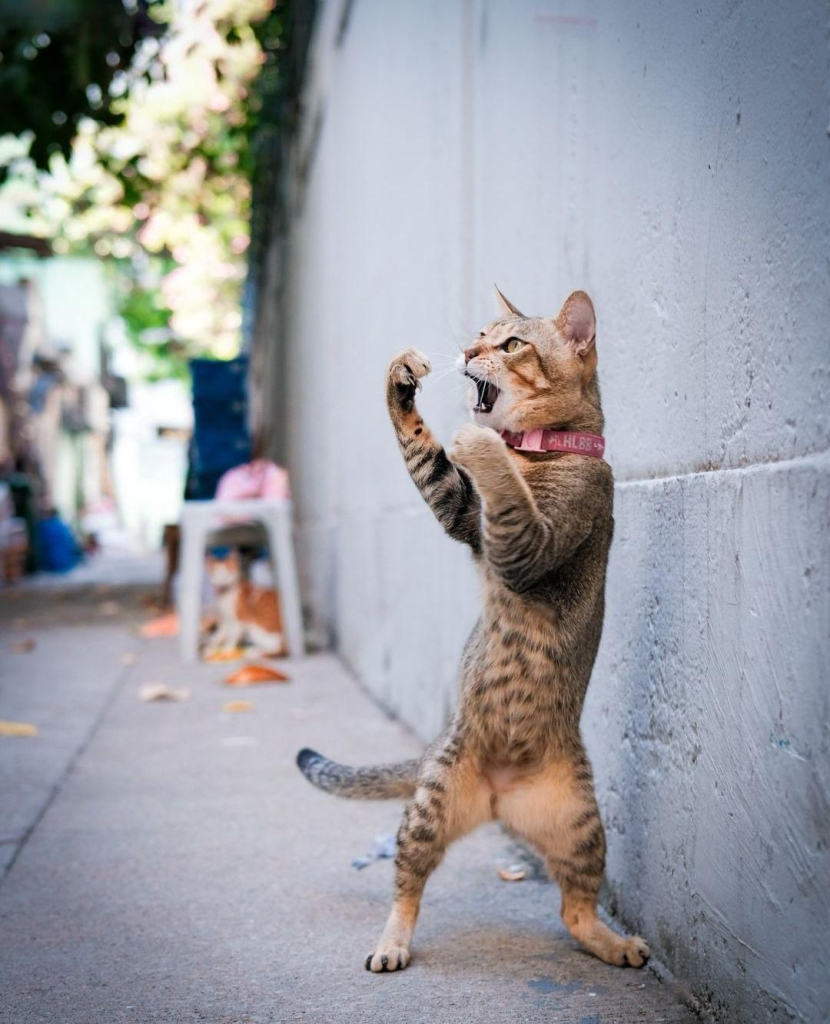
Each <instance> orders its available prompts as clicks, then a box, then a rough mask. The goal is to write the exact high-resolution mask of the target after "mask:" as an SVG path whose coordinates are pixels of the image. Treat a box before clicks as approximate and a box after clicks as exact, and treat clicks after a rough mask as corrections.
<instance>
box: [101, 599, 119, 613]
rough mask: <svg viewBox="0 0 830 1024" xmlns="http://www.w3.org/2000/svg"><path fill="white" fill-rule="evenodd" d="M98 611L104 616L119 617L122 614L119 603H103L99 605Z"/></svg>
mask: <svg viewBox="0 0 830 1024" xmlns="http://www.w3.org/2000/svg"><path fill="white" fill-rule="evenodd" d="M98 611H99V612H100V613H101V614H102V615H118V614H120V612H121V605H120V604H119V603H118V602H117V601H102V602H101V603H100V604H99V605H98Z"/></svg>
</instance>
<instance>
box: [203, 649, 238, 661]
mask: <svg viewBox="0 0 830 1024" xmlns="http://www.w3.org/2000/svg"><path fill="white" fill-rule="evenodd" d="M241 657H242V648H241V647H226V648H223V649H222V650H221V651H211V652H210V654H206V655H205V661H209V662H216V661H237V660H238V659H239V658H241Z"/></svg>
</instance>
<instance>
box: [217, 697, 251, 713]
mask: <svg viewBox="0 0 830 1024" xmlns="http://www.w3.org/2000/svg"><path fill="white" fill-rule="evenodd" d="M253 707H254V706H253V704H252V703H251V702H250V701H249V700H228V701H225V703H224V704H223V705H222V710H223V711H227V712H229V713H230V714H236V712H238V711H252V710H253Z"/></svg>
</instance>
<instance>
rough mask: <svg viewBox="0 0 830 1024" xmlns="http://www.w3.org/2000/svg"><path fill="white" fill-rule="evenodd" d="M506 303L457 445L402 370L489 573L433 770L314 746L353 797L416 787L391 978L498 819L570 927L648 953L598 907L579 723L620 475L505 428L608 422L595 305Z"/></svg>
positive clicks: (613, 955)
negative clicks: (468, 850) (547, 882)
mask: <svg viewBox="0 0 830 1024" xmlns="http://www.w3.org/2000/svg"><path fill="white" fill-rule="evenodd" d="M500 301H502V302H503V303H506V300H504V298H503V296H500ZM504 308H505V314H506V315H505V317H504V318H503V319H502V320H499V321H497V322H495V323H494V324H491V325H490V326H489V327H488V328H486V329H485V330H484V331H482V332H481V334H480V335H479V337H478V339H476V341H475V342H474V343H473V344H472V345H471V346H470V347H469V348H468V349H467V350H466V352H465V353H464V356H463V360H462V366H461V369H463V370H464V372H465V373H466V374H468V375H469V376H472V377H473V378H474V379H477V380H478V381H485V382H488V381H489V382H490V383H491V384H493V385H494V389H497V391H495V395H496V397H495V398H494V399H493V394H494V389H487V390H486V393H485V398H486V399H487V400H485V401H482V397H481V391H480V388H481V385H478V386H477V387H474V389H473V394H472V395H471V404H473V403H476V405H477V409H478V411H477V412H476V413H475V420H476V422H474V423H470V424H467V425H466V426H464V427H463V428H462V429H461V430H460V431H459V432H458V434H457V435H456V438H455V441H454V443H453V445H452V447H451V449H450V450H449V452H446V451H445V450H444V449H443V447H442V446H441V444H440V443H439V442H438V441H437V440H436V438H435V437H434V435H433V434H432V432H431V431H430V430H429V428H428V427H427V426H426V424H425V423H424V421H423V419H422V417H421V416H420V414H419V412H418V410H417V407H416V403H415V399H416V395H417V391H418V390H419V389H420V387H421V381H422V379H423V378H424V377H425V376H426V375H427V374H428V373H429V370H430V366H429V363H428V361H427V359H426V358H425V357H424V356H423V355H421V354H420V353H418V352H416V351H415V350H413V349H407V350H406V351H405V352H402V353H401V354H400V355H399V356H397V357H396V358H395V359H393V360H392V363H391V365H390V367H389V370H388V374H387V404H388V407H389V413H390V416H391V419H392V424H393V426H394V428H395V434H396V436H397V439H398V444H399V445H400V449H401V452H402V454H403V458H404V462H405V464H406V468H407V470H408V471H409V474H410V476H411V477H412V479H413V481H414V483H415V484H416V486H417V488H418V490H419V491H420V493H421V495H422V496H423V498H424V500H425V501H426V503H427V505H428V506H429V507H430V508H431V509H432V511H433V513H434V514H435V516H436V518H437V519H438V521H439V522H440V523H441V524H442V526H443V527H444V529H445V530H446V532H447V533H448V534H449V535H450V536H451V537H453V538H454V539H455V540H458V541H461V542H462V543H464V544H466V545H468V546H469V548H470V549H471V552H472V555H473V558H474V560H475V562H476V563H477V565H478V567H479V571H480V573H481V577H482V582H483V591H484V607H483V611H482V614H481V617H480V619H479V621H478V623H477V624H476V627H475V629H474V630H473V632H472V634H471V636H470V638H469V640H468V642H467V645H466V647H465V650H464V653H463V656H462V659H461V669H460V680H459V682H460V693H459V702H458V708H457V710H456V713H455V715H454V716H453V719H452V721H451V722H450V724H449V726H448V728H447V729H446V731H445V732H444V734H443V735H442V736H440V737H439V738H438V740H436V741H435V743H433V744H432V745H431V746H430V747H429V749H428V750H427V751H426V752H425V754H424V756H423V757H422V758H421V760H420V762H419V763H418V764H417V765H413V764H411V763H407V764H405V765H392V766H385V767H380V768H360V769H348V768H344V767H343V766H341V765H335V764H333V763H332V762H330V761H327V760H325V759H324V758H321V757H320V756H319V755H316V754H313V753H312V752H306V751H304V752H303V753H302V754H301V755H300V761H301V768H302V770H303V771H304V773H305V774H306V775H307V776H308V777H309V778H310V779H311V781H312V782H314V783H315V785H318V786H320V788H323V789H326V790H327V791H329V792H334V793H338V794H340V795H343V796H366V797H373V796H374V797H377V796H390V795H397V794H398V793H400V792H402V788H403V784H402V781H401V780H402V779H405V780H406V787H405V788H406V795H407V796H411V799H410V800H409V802H408V804H407V806H406V810H405V812H404V816H403V820H402V822H401V826H400V829H399V832H398V854H397V861H396V869H397V870H396V896H395V900H394V903H393V906H392V911H391V914H390V916H389V920H388V921H387V924H386V927H385V928H384V931H383V933H382V935H381V938H380V941H379V943H378V945H377V947H376V949H375V950H374V951H373V953H371V954H370V955H369V957H368V958H367V960H366V966H367V968H369V969H370V970H372V971H375V972H379V971H386V970H398V969H401V968H403V967H406V965H407V963H408V962H409V956H410V954H409V946H410V941H411V937H412V932H413V929H414V926H415V921H416V918H417V915H418V909H419V906H420V899H421V894H422V892H423V888H424V885H425V883H426V880H427V878H428V877H429V875H430V874H431V872H432V871H433V870H434V869H435V867H436V866H437V865H438V864H439V862H440V860H441V858H442V857H443V855H444V852H445V851H446V849H447V847H448V846H449V844H450V843H452V842H453V841H454V840H455V839H457V838H458V837H460V836H462V835H464V834H465V833H466V832H469V831H470V830H471V829H473V828H475V827H476V826H477V825H479V824H481V823H482V822H485V821H489V820H492V819H499V820H501V821H502V822H503V823H504V824H505V826H506V827H507V828H508V829H509V830H510V831H511V832H512V833H513V834H515V835H518V836H520V837H522V838H524V839H525V840H526V841H528V842H529V843H531V844H533V845H534V846H536V847H537V849H538V850H539V851H540V853H541V854H542V855H543V857H544V859H545V861H546V864H547V867H548V870H549V871H550V873H551V875H552V876H553V877H554V878H555V879H556V881H557V882H558V884H559V887H560V890H561V894H562V917H563V920H564V921H565V923H566V925H567V927H568V928H569V930H570V931H571V933H572V934H573V935H574V937H575V938H576V939H578V940H579V941H580V942H581V943H582V944H583V945H584V946H585V947H586V948H587V949H588V950H590V951H591V952H593V953H594V954H595V955H597V956H598V957H600V958H601V959H603V960H605V961H607V962H608V963H613V964H620V965H632V966H635V967H639V966H642V964H643V963H645V961H646V960H647V959H648V955H649V952H648V946H647V945H646V944H645V942H644V941H643V940H642V939H641V938H639V937H634V938H623V937H621V936H619V935H617V934H616V933H615V932H613V931H612V930H611V929H610V928H608V927H607V926H606V925H605V924H603V923H602V922H601V921H600V920H599V918H598V916H597V912H596V905H597V896H598V893H599V888H600V884H601V881H602V876H603V871H604V865H605V835H604V832H603V828H602V822H601V820H600V816H599V810H598V808H597V803H596V799H595V796H594V786H593V778H592V773H591V766H590V763H589V761H588V758H587V755H586V753H585V750H584V747H583V744H582V738H581V736H580V731H579V718H580V714H581V711H582V705H583V702H584V699H585V691H586V689H587V686H588V680H589V678H590V675H591V670H592V668H593V664H594V659H595V657H596V652H597V648H598V646H599V640H600V635H601V632H602V620H603V614H604V593H605V570H606V563H607V558H608V549H609V546H610V543H611V537H612V533H613V508H612V505H613V478H612V475H611V470H610V467H609V466H608V464H607V463H605V462H603V461H600V460H597V459H593V458H586V457H584V456H579V455H571V454H566V453H527V452H520V451H518V450H516V449H512V448H508V447H507V446H506V445H505V444H504V442H503V440H502V439H501V437H500V435H499V433H497V430H502V429H504V430H512V431H521V430H526V429H533V428H535V427H543V426H545V427H554V428H556V429H563V430H581V431H586V432H592V433H602V429H603V416H602V407H601V403H600V394H599V385H598V382H597V377H596V372H595V370H596V349H595V344H594V314H593V306H592V305H591V302H590V299H589V298H588V296H587V295H585V294H584V292H575V293H574V294H573V295H572V296H570V298H569V299H568V300H567V302H566V303H565V305H564V306H563V308H562V310H561V312H560V313H559V315H558V316H557V317H556V318H554V319H542V318H529V317H524V316H522V315H521V314H520V313H518V311H517V310H516V308H515V307H514V306H512V305H510V304H509V303H506V305H505V306H504ZM476 395H478V398H476ZM493 428H496V429H493Z"/></svg>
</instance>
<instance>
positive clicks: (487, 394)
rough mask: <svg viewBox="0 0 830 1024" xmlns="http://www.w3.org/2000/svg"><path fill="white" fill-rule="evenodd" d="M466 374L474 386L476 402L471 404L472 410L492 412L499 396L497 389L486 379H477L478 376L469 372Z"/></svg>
mask: <svg viewBox="0 0 830 1024" xmlns="http://www.w3.org/2000/svg"><path fill="white" fill-rule="evenodd" d="M468 376H469V377H470V379H471V380H472V382H473V383H474V384H475V386H476V404H475V405H474V406H473V411H474V412H492V411H493V406H494V405H495V404H496V399H497V398H498V397H499V389H498V388H497V387H496V385H495V384H491V383H490V381H488V380H479V379H478V377H473V376H472V375H471V374H468Z"/></svg>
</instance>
